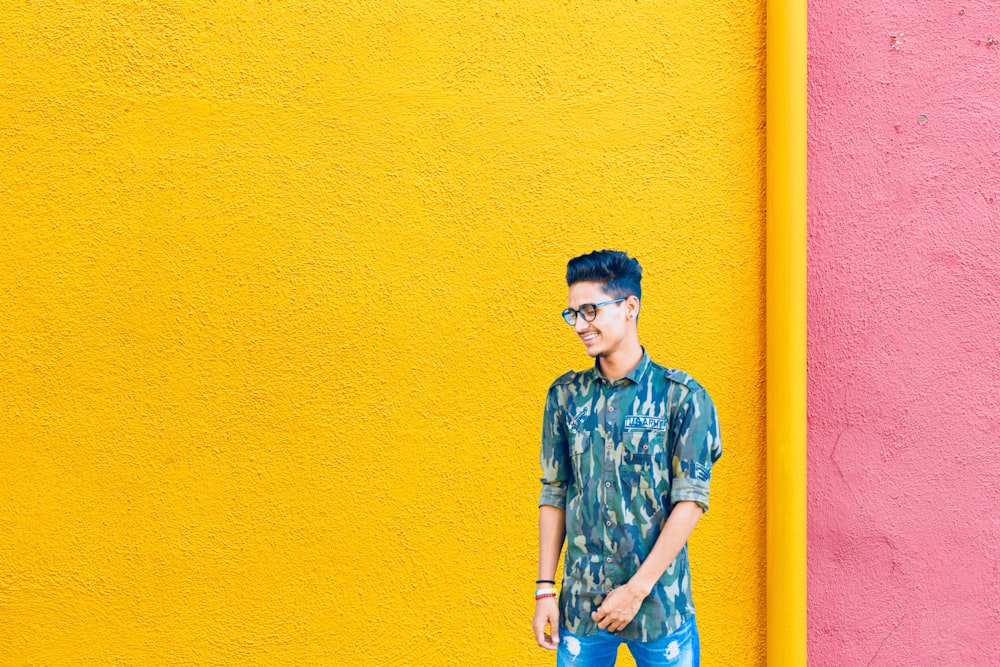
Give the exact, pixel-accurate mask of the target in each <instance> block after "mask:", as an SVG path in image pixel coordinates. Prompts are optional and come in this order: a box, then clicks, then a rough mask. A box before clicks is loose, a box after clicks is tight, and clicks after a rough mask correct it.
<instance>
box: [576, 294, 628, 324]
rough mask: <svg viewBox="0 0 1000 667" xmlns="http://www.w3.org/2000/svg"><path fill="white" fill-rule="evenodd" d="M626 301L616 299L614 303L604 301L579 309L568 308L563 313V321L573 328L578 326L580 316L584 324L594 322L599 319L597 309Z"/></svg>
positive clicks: (586, 304)
mask: <svg viewBox="0 0 1000 667" xmlns="http://www.w3.org/2000/svg"><path fill="white" fill-rule="evenodd" d="M624 300H625V299H614V300H612V301H602V302H600V303H585V304H583V305H582V306H580V307H579V308H578V309H576V310H574V309H573V308H567V309H566V310H564V311H562V316H563V319H564V320H566V324H568V325H570V326H573V325H574V324H576V316H577V315H579V316H580V317H582V318H583V321H584V322H593V321H594V318H595V317H597V309H598V308H600V307H601V306H607V305H610V304H612V303H618V302H619V301H624Z"/></svg>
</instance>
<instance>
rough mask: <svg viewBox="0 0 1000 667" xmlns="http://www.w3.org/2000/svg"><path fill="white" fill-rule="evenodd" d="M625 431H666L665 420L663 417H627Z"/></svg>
mask: <svg viewBox="0 0 1000 667" xmlns="http://www.w3.org/2000/svg"><path fill="white" fill-rule="evenodd" d="M625 430H626V431H666V430H667V420H666V419H664V418H663V417H646V416H643V415H629V416H628V417H626V418H625Z"/></svg>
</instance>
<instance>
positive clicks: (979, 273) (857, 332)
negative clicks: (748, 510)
mask: <svg viewBox="0 0 1000 667" xmlns="http://www.w3.org/2000/svg"><path fill="white" fill-rule="evenodd" d="M991 38H992V39H991ZM993 39H996V40H1000V3H996V2H978V1H974V0H956V1H955V2H928V1H922V0H870V1H868V2H856V1H855V2H845V1H844V0H813V1H812V2H810V3H809V169H810V172H809V274H808V276H809V659H810V665H811V667H819V666H823V665H838V666H841V665H872V666H873V667H874V666H878V665H894V666H895V665H966V666H972V665H1000V240H998V239H1000V43H994V42H993Z"/></svg>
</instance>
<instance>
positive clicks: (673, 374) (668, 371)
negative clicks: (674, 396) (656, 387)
mask: <svg viewBox="0 0 1000 667" xmlns="http://www.w3.org/2000/svg"><path fill="white" fill-rule="evenodd" d="M660 369H661V372H662V373H663V377H664V378H665V379H666V380H667V381H668V382H676V383H677V384H682V385H684V386H685V387H687V388H688V389H690V390H691V391H698V390H699V389H701V388H702V386H701V385H700V384H699V383H698V381H697V380H695V379H694V378H693V377H691V376H690V375H689V374H688V373H685V372H684V371H682V370H680V369H677V368H664V367H662V366H661V367H660Z"/></svg>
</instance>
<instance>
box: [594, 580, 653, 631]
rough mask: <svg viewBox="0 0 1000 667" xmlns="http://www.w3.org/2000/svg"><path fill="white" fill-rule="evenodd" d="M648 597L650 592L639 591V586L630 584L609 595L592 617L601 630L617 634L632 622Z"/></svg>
mask: <svg viewBox="0 0 1000 667" xmlns="http://www.w3.org/2000/svg"><path fill="white" fill-rule="evenodd" d="M647 595H649V593H648V592H643V591H641V590H639V587H638V586H636V585H635V584H633V583H631V582H629V583H627V584H625V585H624V586H619V587H618V588H616V589H614V590H612V591H611V592H610V593H608V596H607V597H606V598H604V602H602V603H601V606H600V607H598V608H597V611H595V612H592V613H591V614H590V617H591V618H592V619H594V621H595V622H596V623H597V627H599V628H600V629H602V630H608V631H609V632H617V631H618V630H621V629H622V628H624V627H625V626H626V625H628V624H629V623H631V622H632V619H633V618H635V615H636V614H637V613H638V612H639V607H640V606H642V601H643V600H645V599H646V596H647Z"/></svg>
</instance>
